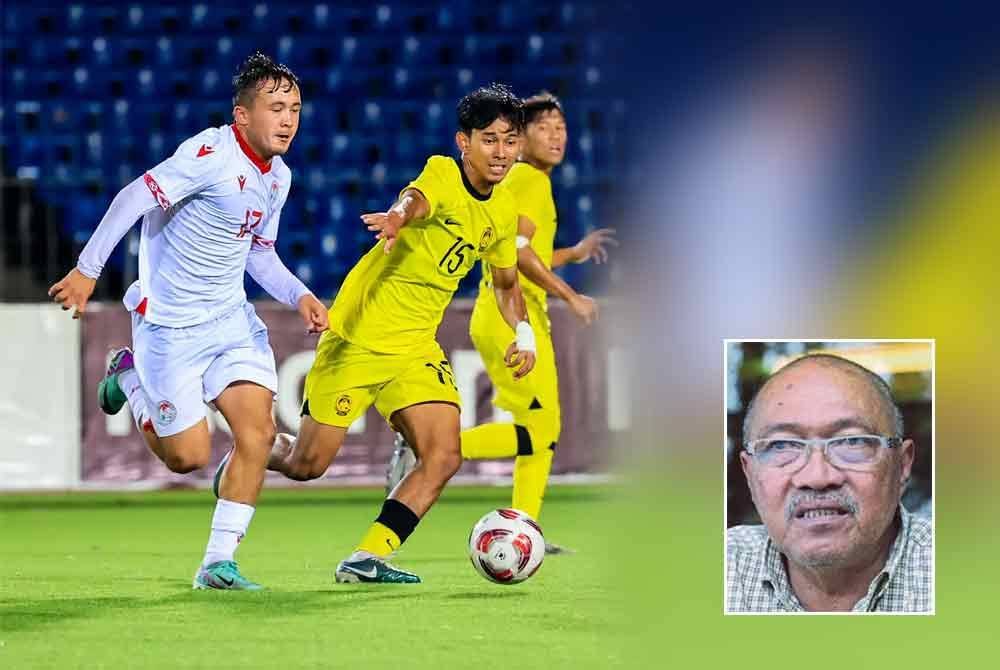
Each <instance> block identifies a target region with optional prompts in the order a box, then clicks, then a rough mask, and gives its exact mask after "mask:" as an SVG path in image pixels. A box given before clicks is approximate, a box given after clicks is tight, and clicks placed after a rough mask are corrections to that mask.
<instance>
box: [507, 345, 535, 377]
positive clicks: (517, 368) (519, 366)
mask: <svg viewBox="0 0 1000 670" xmlns="http://www.w3.org/2000/svg"><path fill="white" fill-rule="evenodd" d="M503 362H504V364H506V365H507V367H508V368H514V379H520V378H521V377H523V376H524V375H526V374H528V373H529V372H531V370H532V369H533V368H534V367H535V352H534V351H520V350H519V349H518V348H517V342H511V343H510V346H509V347H507V353H506V354H504V357H503Z"/></svg>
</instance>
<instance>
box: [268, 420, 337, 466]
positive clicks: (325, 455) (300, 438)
mask: <svg viewBox="0 0 1000 670" xmlns="http://www.w3.org/2000/svg"><path fill="white" fill-rule="evenodd" d="M304 410H305V411H307V412H308V411H309V409H308V407H305V408H304ZM346 435H347V427H346V426H331V425H328V424H325V423H320V422H319V421H317V420H315V419H314V418H313V417H312V416H310V415H308V414H305V415H303V416H302V422H301V423H300V424H299V433H298V435H296V436H292V435H288V434H285V433H282V434H279V435H278V436H277V438H276V439H275V441H274V445H273V446H272V448H271V451H270V453H269V457H268V461H267V469H268V470H273V471H275V472H280V473H281V474H283V475H285V476H286V477H288V478H289V479H294V480H295V481H300V482H304V481H308V480H310V479H317V478H319V477H322V476H323V474H324V473H325V472H326V471H327V469H329V467H330V464H331V463H332V462H333V459H334V458H335V457H336V455H337V452H338V451H340V447H341V445H343V444H344V437H345V436H346Z"/></svg>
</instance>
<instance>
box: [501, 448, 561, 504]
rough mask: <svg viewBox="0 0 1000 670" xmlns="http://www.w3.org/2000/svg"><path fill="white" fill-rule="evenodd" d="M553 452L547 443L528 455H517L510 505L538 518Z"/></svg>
mask: <svg viewBox="0 0 1000 670" xmlns="http://www.w3.org/2000/svg"><path fill="white" fill-rule="evenodd" d="M553 455H554V453H553V451H552V450H551V449H549V447H548V445H546V446H544V447H542V448H541V449H537V448H536V450H535V453H532V454H531V455H530V456H518V457H517V460H516V461H514V497H513V500H512V501H511V505H512V506H513V507H514V508H515V509H519V510H521V511H522V512H524V513H526V514H527V515H528V516H530V517H531V518H532V519H536V520H537V519H538V515H539V513H540V512H541V511H542V498H544V497H545V485H546V484H547V483H548V480H549V470H551V469H552V457H553Z"/></svg>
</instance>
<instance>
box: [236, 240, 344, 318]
mask: <svg viewBox="0 0 1000 670" xmlns="http://www.w3.org/2000/svg"><path fill="white" fill-rule="evenodd" d="M247 274H249V275H250V276H251V277H253V280H254V281H255V282H257V284H258V285H259V286H260V287H261V288H262V289H264V290H265V291H267V293H268V295H270V296H271V297H272V298H274V299H275V300H277V301H278V302H280V303H283V304H285V305H288V306H289V307H294V308H295V309H296V310H297V311H298V313H299V316H301V317H302V322H303V323H305V325H306V330H307V331H308V332H310V333H321V332H323V331H324V330H326V329H327V328H329V327H330V321H329V317H328V315H327V310H326V307H325V306H324V305H323V303H322V302H320V301H319V300H318V299H317V298H316V296H315V295H313V294H312V292H311V291H310V290H309V289H308V288H307V287H306V285H305V284H303V283H302V281H301V280H300V279H299V278H298V277H296V276H295V275H294V274H292V271H291V270H289V269H288V268H287V267H286V266H285V264H284V263H282V262H281V258H279V257H278V252H277V251H275V250H274V243H273V242H265V241H262V240H260V239H259V238H254V241H253V244H252V245H251V246H250V253H249V254H248V255H247Z"/></svg>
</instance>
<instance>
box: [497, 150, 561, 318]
mask: <svg viewBox="0 0 1000 670" xmlns="http://www.w3.org/2000/svg"><path fill="white" fill-rule="evenodd" d="M500 187H501V188H503V189H505V190H507V191H509V192H510V193H511V195H513V196H514V200H515V202H516V203H517V213H518V214H519V215H521V216H524V217H527V218H528V219H531V222H532V223H533V224H535V234H534V235H533V236H532V238H531V248H532V249H533V250H534V252H535V253H536V254H537V255H538V257H539V258H540V259H541V261H542V262H543V263H545V267H547V268H549V269H551V268H552V252H553V245H554V243H555V238H556V203H555V200H554V199H553V198H552V180H551V179H550V178H549V175H547V174H545V173H544V172H542V171H541V170H539V169H538V168H536V167H535V166H533V165H531V164H529V163H515V164H514V166H513V167H511V169H510V172H509V173H508V174H507V176H506V177H505V178H504V180H503V182H501V185H500ZM518 280H519V281H520V283H521V291H522V292H523V293H524V297H525V298H526V299H529V300H534V301H535V303H536V304H537V305H538V306H539V307H541V309H542V311H545V310H546V309H547V306H548V303H547V300H546V292H545V289H543V288H542V287H541V286H539V285H538V284H535V283H534V282H533V281H531V280H530V279H528V278H527V277H525V276H524V275H523V274H520V273H518ZM479 292H480V294H481V295H482V294H483V293H492V292H493V283H492V281H491V278H490V273H489V268H488V267H487V266H486V265H485V264H484V265H483V280H482V281H481V282H480V284H479Z"/></svg>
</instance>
